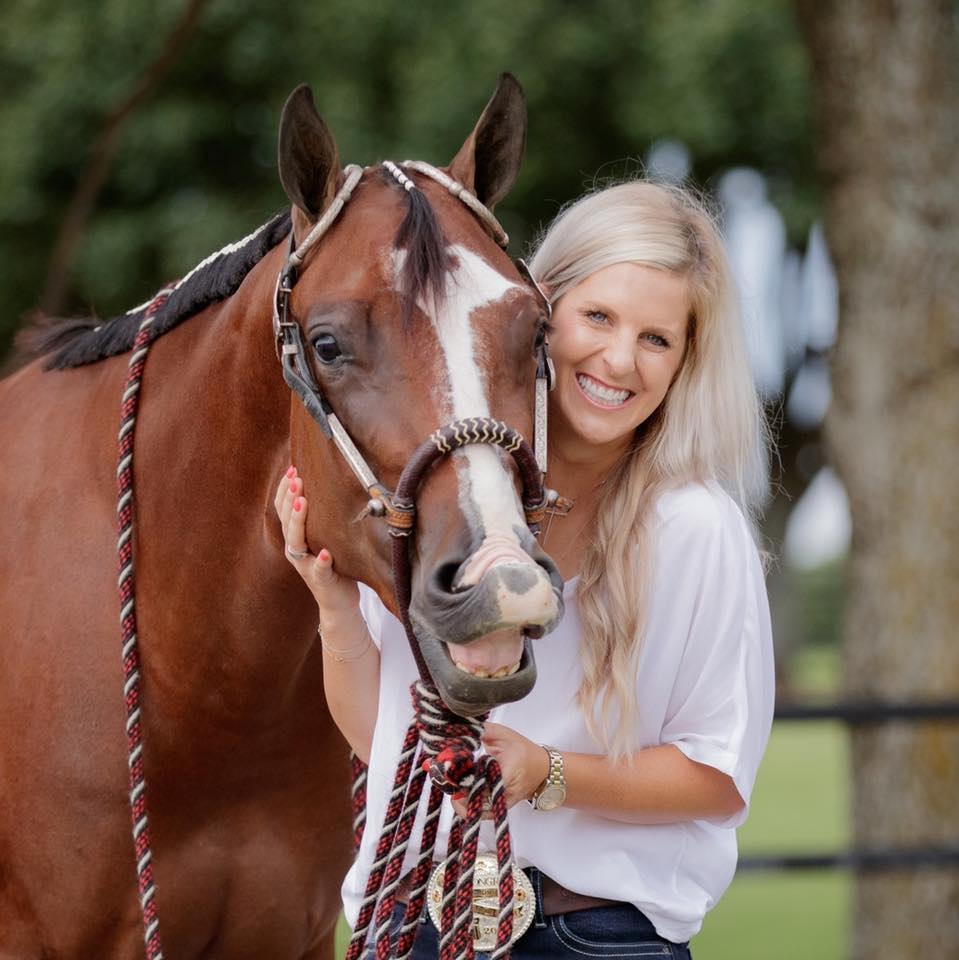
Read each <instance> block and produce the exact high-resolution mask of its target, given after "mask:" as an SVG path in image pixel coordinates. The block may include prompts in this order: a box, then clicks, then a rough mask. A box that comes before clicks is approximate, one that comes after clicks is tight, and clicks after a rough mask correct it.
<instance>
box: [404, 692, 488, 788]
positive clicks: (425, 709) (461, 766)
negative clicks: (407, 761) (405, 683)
mask: <svg viewBox="0 0 959 960" xmlns="http://www.w3.org/2000/svg"><path fill="white" fill-rule="evenodd" d="M410 693H411V694H412V697H413V707H414V709H415V711H416V719H415V723H416V730H417V733H418V735H419V739H420V743H421V744H422V745H423V754H424V756H425V759H424V760H423V770H425V771H426V772H427V773H429V775H430V779H432V781H433V783H435V784H436V785H437V786H438V787H439V788H440V789H441V790H442V791H443V792H444V793H459V792H460V791H462V790H468V789H469V788H470V787H471V786H472V785H473V783H474V782H475V780H476V760H475V754H476V751H477V750H479V748H480V738H481V737H482V736H483V721H484V720H485V719H486V717H485V715H484V716H483V717H461V716H460V715H459V714H457V713H453V711H452V710H450V708H449V707H448V706H446V704H445V703H443V701H442V699H441V698H440V695H439V693H438V692H437V690H436V687H434V686H433V685H432V684H431V683H425V682H424V681H423V680H417V681H416V682H415V683H414V684H413V685H412V686H411V687H410Z"/></svg>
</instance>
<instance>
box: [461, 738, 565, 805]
mask: <svg viewBox="0 0 959 960" xmlns="http://www.w3.org/2000/svg"><path fill="white" fill-rule="evenodd" d="M483 746H484V747H486V752H487V753H488V754H489V755H490V756H491V757H495V758H496V759H497V760H498V761H499V765H500V769H501V770H502V771H503V786H504V787H505V788H506V806H507V808H509V807H513V806H515V805H516V804H517V803H519V802H520V801H521V800H526V799H527V798H528V797H530V796H531V795H532V794H533V791H534V790H535V789H536V788H537V787H538V786H539V785H540V784H541V783H542V782H543V781H544V780H545V779H546V777H547V776H548V775H549V754H548V753H547V752H546V750H544V749H543V747H541V746H540V745H539V744H538V743H534V742H533V741H532V740H529V739H528V738H526V737H524V736H523V735H522V734H521V733H517V732H516V731H515V730H511V729H510V728H509V727H504V726H503V725H502V724H501V723H490V722H489V721H487V723H486V725H485V727H484V731H483ZM453 809H454V810H455V811H456V812H457V813H458V814H459V815H460V816H461V817H465V816H466V798H465V797H464V798H463V799H461V800H457V799H454V800H453ZM491 818H492V814H491V813H490V812H489V811H486V812H485V813H484V814H483V819H484V820H489V819H491Z"/></svg>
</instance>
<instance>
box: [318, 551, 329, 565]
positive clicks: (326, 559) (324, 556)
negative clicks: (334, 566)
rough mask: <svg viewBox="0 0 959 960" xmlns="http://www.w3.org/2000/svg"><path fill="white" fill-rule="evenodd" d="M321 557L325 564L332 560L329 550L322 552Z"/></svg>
mask: <svg viewBox="0 0 959 960" xmlns="http://www.w3.org/2000/svg"><path fill="white" fill-rule="evenodd" d="M319 557H320V559H321V560H322V561H323V562H324V563H328V562H329V560H330V551H329V550H321V551H320V553H319Z"/></svg>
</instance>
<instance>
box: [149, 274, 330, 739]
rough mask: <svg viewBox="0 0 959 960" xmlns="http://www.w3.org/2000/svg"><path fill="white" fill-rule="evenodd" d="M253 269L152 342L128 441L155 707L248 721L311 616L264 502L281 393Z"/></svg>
mask: <svg viewBox="0 0 959 960" xmlns="http://www.w3.org/2000/svg"><path fill="white" fill-rule="evenodd" d="M261 266H266V269H259V268H258V269H257V271H256V272H257V273H258V274H260V276H253V275H252V274H251V276H250V277H249V278H248V282H246V283H244V285H243V286H242V287H241V289H240V290H239V291H238V292H237V294H235V295H234V296H233V297H231V298H230V299H228V300H227V301H224V303H222V304H219V305H217V306H216V307H213V308H210V309H208V310H206V311H204V312H203V313H202V314H199V315H197V316H196V317H194V318H192V319H191V320H189V321H187V322H186V323H184V324H183V325H181V326H180V327H178V328H176V329H175V330H173V331H171V332H170V333H168V334H167V335H165V336H164V337H162V338H160V339H159V340H158V341H157V342H156V343H155V344H154V345H153V347H152V348H151V353H150V356H149V360H148V363H147V369H146V374H145V378H144V389H143V395H142V398H141V411H140V415H139V417H138V423H137V439H136V451H137V452H136V463H137V492H136V496H137V515H138V519H137V523H138V529H137V543H138V554H139V555H140V556H141V557H142V562H140V564H139V569H138V593H139V594H140V596H141V598H142V599H141V600H140V603H141V604H142V605H144V607H143V610H142V613H141V617H140V619H141V623H142V626H143V628H144V630H145V632H146V633H147V634H149V632H150V628H151V624H152V626H153V628H154V629H155V631H156V633H155V635H156V636H157V637H162V638H163V643H162V647H160V648H155V650H154V653H153V655H152V658H151V659H152V660H153V663H152V668H153V669H152V670H151V671H150V675H151V677H152V680H151V682H152V684H153V686H154V689H158V688H161V687H165V688H167V689H165V690H163V692H162V699H163V701H164V702H167V703H170V702H175V701H177V700H179V699H183V700H189V702H190V704H191V710H202V709H203V706H204V704H205V705H206V706H207V707H208V709H209V710H210V711H211V712H213V713H216V712H222V713H225V714H227V715H230V716H234V715H243V716H249V717H250V718H251V720H253V721H255V719H256V718H257V717H260V718H263V719H268V715H269V714H271V713H272V712H273V711H275V710H276V709H279V708H280V705H282V704H283V703H284V702H285V701H287V700H288V699H289V697H290V695H291V690H294V689H295V688H296V687H297V685H298V684H301V683H302V672H303V670H304V669H305V665H306V664H307V662H308V660H309V659H310V654H311V650H312V648H313V645H314V642H315V641H314V635H315V624H316V607H315V604H314V603H313V601H312V598H311V597H310V595H309V593H308V591H307V590H306V589H305V587H304V586H303V584H302V583H301V582H300V581H299V579H298V577H297V576H296V574H295V573H294V571H293V570H292V568H291V567H290V565H289V564H288V563H287V562H286V561H285V559H284V558H283V554H282V540H281V538H280V531H279V525H278V524H277V522H276V520H275V517H274V511H273V506H272V503H273V494H274V491H275V489H276V485H277V483H278V481H279V479H280V477H281V476H282V474H283V471H284V470H285V469H286V467H287V465H288V463H289V415H290V393H289V390H288V388H287V387H286V384H285V383H284V381H283V378H282V375H281V372H280V366H279V363H278V362H277V360H276V357H275V355H274V353H273V346H272V331H271V327H270V319H271V307H270V299H269V298H270V292H271V285H272V281H273V277H272V276H271V274H270V271H269V268H268V267H269V265H262V264H261ZM160 598H162V601H161V600H160ZM149 666H151V665H150V664H148V667H149Z"/></svg>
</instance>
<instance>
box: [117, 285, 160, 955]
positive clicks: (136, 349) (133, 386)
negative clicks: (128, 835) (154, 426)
mask: <svg viewBox="0 0 959 960" xmlns="http://www.w3.org/2000/svg"><path fill="white" fill-rule="evenodd" d="M172 290H173V288H172V287H167V288H166V289H164V290H161V291H160V292H159V293H158V294H157V295H156V296H155V297H154V298H153V300H152V301H151V303H150V305H149V306H148V307H147V308H146V312H145V315H144V318H143V321H142V323H141V324H140V328H139V330H138V331H137V335H136V339H135V340H134V342H133V353H132V354H131V356H130V364H129V367H128V372H127V380H126V385H125V386H124V390H123V399H122V401H121V405H120V432H119V434H118V436H117V444H118V454H117V461H118V462H117V493H118V500H117V527H118V534H119V537H118V540H117V552H118V554H119V557H118V560H119V578H118V580H117V586H118V588H119V592H120V640H121V644H122V657H123V699H124V701H125V703H126V708H127V765H128V767H129V771H130V817H131V820H132V821H133V847H134V851H135V854H136V868H137V889H138V891H139V894H140V916H141V917H142V919H143V941H144V944H145V945H146V955H147V960H163V946H162V944H161V942H160V918H159V914H158V912H157V903H156V883H155V882H154V879H153V851H152V849H151V847H150V825H149V820H148V818H147V800H146V777H145V776H144V773H143V726H142V723H141V719H140V651H139V647H138V645H137V619H136V598H135V589H134V571H133V434H134V428H135V426H136V419H137V408H138V406H139V399H140V381H141V379H142V377H143V368H144V367H145V366H146V361H147V352H148V351H149V349H150V333H151V330H150V328H151V326H152V324H153V319H154V317H155V316H156V313H157V311H158V310H159V309H160V307H162V306H163V304H164V303H165V302H166V300H167V297H169V295H170V293H171V292H172Z"/></svg>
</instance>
